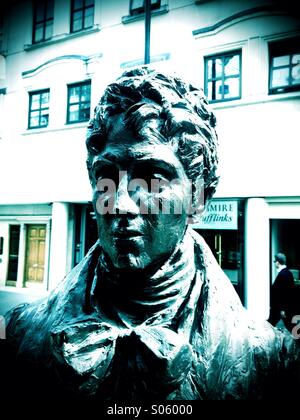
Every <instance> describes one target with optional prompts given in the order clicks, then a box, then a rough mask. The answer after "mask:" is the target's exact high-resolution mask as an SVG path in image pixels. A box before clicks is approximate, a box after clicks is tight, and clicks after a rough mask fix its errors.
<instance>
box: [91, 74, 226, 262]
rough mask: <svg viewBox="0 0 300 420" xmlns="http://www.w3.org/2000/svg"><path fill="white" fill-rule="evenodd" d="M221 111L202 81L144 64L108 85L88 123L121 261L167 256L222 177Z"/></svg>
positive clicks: (103, 234)
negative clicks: (208, 98)
mask: <svg viewBox="0 0 300 420" xmlns="http://www.w3.org/2000/svg"><path fill="white" fill-rule="evenodd" d="M215 123H216V120H215V116H214V114H213V113H212V112H211V110H210V109H209V108H208V103H207V101H206V99H205V97H204V95H203V92H202V90H201V89H198V88H195V87H194V86H192V85H190V84H187V83H185V82H184V81H183V80H181V79H179V78H178V77H174V76H167V75H164V74H162V73H159V72H156V71H154V70H151V69H149V68H146V67H143V68H140V69H135V70H132V71H127V72H125V73H124V74H123V75H122V76H121V77H120V78H118V79H117V80H116V81H115V82H114V83H111V84H110V85H108V86H107V88H106V89H105V91H104V94H103V95H102V97H101V98H100V101H99V103H98V105H97V106H96V108H95V113H94V116H93V118H92V119H91V121H90V123H89V126H88V134H87V150H88V159H87V167H88V171H89V176H90V181H91V184H92V188H93V204H94V208H95V214H96V219H97V225H98V233H99V238H100V242H101V244H102V247H103V250H104V252H105V253H106V254H107V255H108V257H109V258H110V260H111V262H112V264H113V265H114V266H115V267H116V268H119V269H134V270H136V269H146V268H149V269H151V267H153V266H156V265H157V264H160V263H161V262H162V261H163V260H164V259H166V258H167V257H168V255H170V254H171V253H172V252H173V251H174V249H175V247H176V245H177V244H178V243H179V242H180V241H181V239H182V237H183V235H184V233H185V230H186V227H187V224H188V222H189V221H191V220H192V219H193V218H195V217H196V216H197V215H199V214H201V212H202V211H203V209H204V205H205V204H206V203H207V201H208V200H209V199H210V198H211V197H212V195H213V193H214V192H215V189H216V186H217V183H218V177H217V175H216V169H217V162H218V158H217V134H216V131H215Z"/></svg>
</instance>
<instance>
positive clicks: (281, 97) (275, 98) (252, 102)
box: [210, 91, 300, 109]
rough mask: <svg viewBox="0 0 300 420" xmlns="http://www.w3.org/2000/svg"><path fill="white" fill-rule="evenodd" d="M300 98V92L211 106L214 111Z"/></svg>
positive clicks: (263, 96)
mask: <svg viewBox="0 0 300 420" xmlns="http://www.w3.org/2000/svg"><path fill="white" fill-rule="evenodd" d="M298 98H300V91H299V92H290V93H278V94H272V95H261V96H254V97H247V98H241V99H237V100H232V101H228V100H227V101H224V102H212V103H210V106H211V107H212V108H214V109H222V108H234V107H237V106H244V105H255V104H261V103H265V102H274V101H275V102H276V101H286V100H290V99H298Z"/></svg>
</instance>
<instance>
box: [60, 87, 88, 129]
mask: <svg viewBox="0 0 300 420" xmlns="http://www.w3.org/2000/svg"><path fill="white" fill-rule="evenodd" d="M87 85H89V86H90V96H89V101H85V102H83V101H79V102H76V103H70V96H71V93H70V91H71V88H76V87H80V94H79V97H81V94H82V87H83V86H87ZM91 89H92V83H91V80H90V79H88V80H84V81H82V82H76V83H69V84H68V85H67V119H66V124H78V123H82V122H88V121H89V119H90V115H91ZM86 103H89V110H90V111H89V117H88V118H87V119H83V118H80V112H81V111H82V104H86ZM74 104H79V111H78V113H79V119H78V120H76V121H71V120H70V106H71V105H74Z"/></svg>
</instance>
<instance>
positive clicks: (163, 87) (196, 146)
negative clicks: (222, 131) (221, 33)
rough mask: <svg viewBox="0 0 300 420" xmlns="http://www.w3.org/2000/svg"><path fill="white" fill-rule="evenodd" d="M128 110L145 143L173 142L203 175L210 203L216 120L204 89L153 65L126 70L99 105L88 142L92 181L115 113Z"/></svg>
mask: <svg viewBox="0 0 300 420" xmlns="http://www.w3.org/2000/svg"><path fill="white" fill-rule="evenodd" d="M122 113H124V115H125V123H126V125H127V126H128V128H130V130H131V131H132V132H133V133H134V134H135V135H137V137H138V138H140V139H141V141H142V140H145V139H147V140H148V141H149V142H153V144H155V143H156V144H157V142H158V141H159V142H161V143H163V144H166V145H168V146H169V147H171V149H172V150H173V152H174V154H175V155H176V156H177V158H178V159H179V160H180V161H181V163H182V165H183V167H184V169H185V172H186V175H187V177H188V178H189V179H191V180H192V182H193V183H196V181H197V180H198V179H199V177H201V179H202V182H203V185H204V199H205V202H207V200H209V199H210V198H211V197H212V196H213V194H214V192H215V190H216V186H217V184H218V176H217V174H216V172H217V164H218V150H217V149H218V138H217V133H216V131H215V125H216V118H215V115H214V114H213V112H212V111H211V110H210V109H209V105H208V102H207V100H206V98H205V96H204V94H203V91H202V89H198V88H196V87H194V86H192V85H191V84H188V83H185V82H184V81H183V80H181V79H180V78H178V77H174V76H170V75H165V74H162V73H160V72H157V71H155V70H152V69H149V68H147V67H142V68H138V69H134V70H131V71H126V72H125V73H123V74H122V76H121V77H119V78H118V79H117V80H116V81H115V82H113V83H111V84H109V85H108V86H107V88H106V89H105V91H104V93H103V95H102V97H101V98H100V101H99V103H98V105H97V106H96V108H95V112H94V116H93V118H92V119H91V120H90V122H89V125H88V132H87V141H86V145H87V151H88V158H87V168H88V171H89V175H90V179H91V182H92V183H93V178H92V173H91V167H92V163H93V159H94V157H95V156H97V155H98V154H99V153H100V152H101V150H102V149H103V147H104V146H105V144H106V141H107V135H108V133H109V130H111V120H112V117H113V116H115V115H117V114H122ZM153 120H154V121H155V122H156V123H155V124H152V122H153Z"/></svg>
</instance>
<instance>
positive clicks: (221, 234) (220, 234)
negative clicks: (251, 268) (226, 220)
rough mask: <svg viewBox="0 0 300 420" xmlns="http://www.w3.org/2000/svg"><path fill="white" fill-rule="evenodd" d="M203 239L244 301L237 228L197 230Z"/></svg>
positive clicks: (239, 239) (240, 251)
mask: <svg viewBox="0 0 300 420" xmlns="http://www.w3.org/2000/svg"><path fill="white" fill-rule="evenodd" d="M197 231H198V232H199V233H200V235H201V236H203V238H204V239H205V241H206V242H207V244H208V246H209V247H210V249H211V251H212V253H213V254H214V256H215V258H216V260H217V262H218V263H219V265H220V267H221V268H222V270H223V271H224V273H225V274H226V275H227V277H228V278H229V279H230V281H231V283H232V284H233V287H234V288H235V290H236V292H237V294H238V295H239V297H240V299H241V301H242V303H243V302H244V290H243V272H242V270H243V264H242V258H243V257H242V249H243V248H242V240H241V237H240V232H239V231H238V230H225V229H222V230H221V229H220V230H217V229H210V230H208V229H207V230H204V229H199V230H197Z"/></svg>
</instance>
